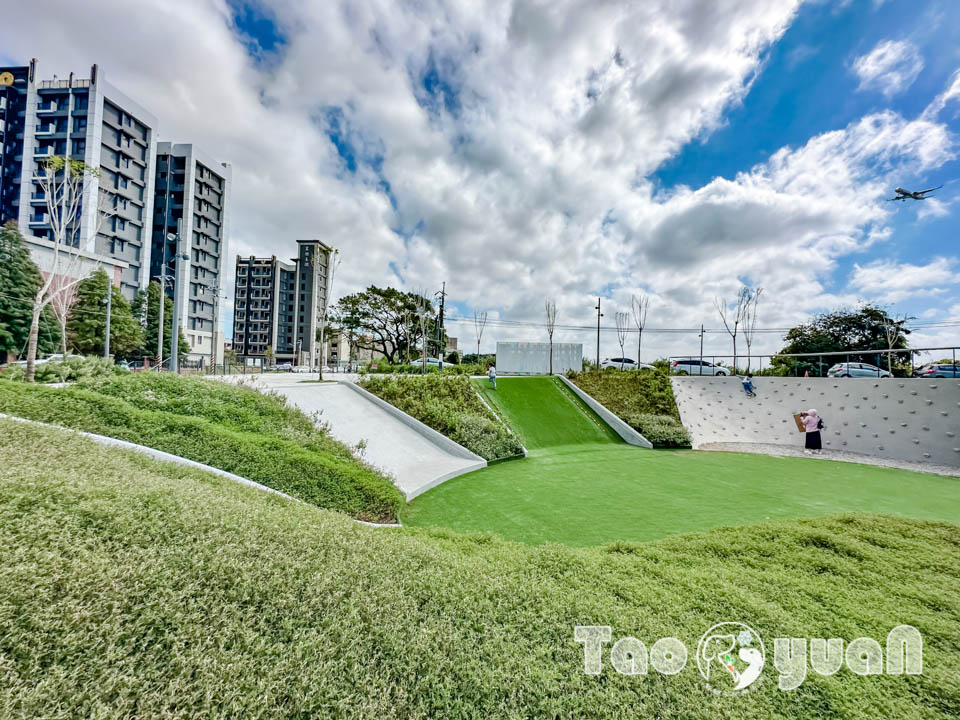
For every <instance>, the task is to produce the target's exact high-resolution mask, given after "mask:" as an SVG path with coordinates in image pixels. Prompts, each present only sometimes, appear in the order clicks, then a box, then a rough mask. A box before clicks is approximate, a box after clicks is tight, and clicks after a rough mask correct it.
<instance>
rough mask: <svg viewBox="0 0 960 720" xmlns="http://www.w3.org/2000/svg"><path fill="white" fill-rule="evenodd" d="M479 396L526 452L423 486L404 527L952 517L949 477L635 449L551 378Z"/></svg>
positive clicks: (541, 532)
mask: <svg viewBox="0 0 960 720" xmlns="http://www.w3.org/2000/svg"><path fill="white" fill-rule="evenodd" d="M485 394H486V396H487V397H489V398H491V400H492V401H493V402H495V403H496V404H497V407H498V408H499V409H500V411H501V412H502V413H503V414H504V416H505V417H506V418H507V419H508V420H509V421H510V423H511V424H512V425H513V427H514V429H515V430H516V432H517V433H518V434H519V435H520V437H521V439H523V441H524V443H525V444H526V446H527V448H528V450H529V451H530V457H528V458H526V459H524V460H517V461H513V462H510V463H504V464H498V465H493V466H491V467H488V468H486V469H484V470H478V471H477V472H474V473H470V474H468V475H463V476H461V477H459V478H454V479H453V480H448V481H447V482H445V483H443V484H442V485H439V486H438V487H436V488H434V489H433V490H430V491H429V492H427V493H424V494H423V495H421V496H420V497H418V498H416V499H415V500H414V501H413V502H412V503H410V504H409V505H408V506H407V508H406V511H405V514H404V516H403V521H404V523H406V524H407V525H412V526H445V527H450V528H453V529H454V530H457V531H460V532H493V533H496V534H498V535H501V536H503V537H505V538H507V539H510V540H518V541H522V542H526V543H544V542H557V543H564V544H566V545H575V546H584V545H597V544H601V543H605V542H611V541H617V540H626V541H645V540H654V539H658V538H663V537H666V536H669V535H677V534H682V533H688V532H697V531H700V530H705V529H708V528H715V527H720V526H723V525H744V524H748V523H754V522H761V521H764V520H770V519H772V520H777V519H787V518H798V517H818V516H822V515H830V514H834V513H842V512H876V513H890V514H899V515H904V516H908V517H915V518H922V519H930V520H945V521H949V522H960V479H958V478H952V477H941V476H938V475H928V474H921V473H913V472H908V471H904V470H894V469H888V468H879V467H872V466H867V465H857V464H852V463H839V462H829V461H824V460H815V459H806V458H775V457H767V456H764V455H747V454H739V453H718V452H696V451H680V450H644V449H642V448H636V447H632V446H629V445H626V444H624V443H622V442H615V441H613V440H612V439H611V438H610V433H609V431H604V430H601V429H600V428H599V427H597V425H596V418H595V417H592V416H590V415H588V414H587V413H585V412H584V411H583V409H582V407H581V406H579V405H578V404H576V403H574V402H573V401H572V400H571V399H570V396H569V395H568V394H566V393H564V392H563V391H561V390H560V388H559V387H558V386H557V381H556V380H553V379H551V378H502V379H500V380H499V381H498V389H497V390H496V391H494V390H492V389H489V388H488V389H486V391H485ZM574 443H576V444H574Z"/></svg>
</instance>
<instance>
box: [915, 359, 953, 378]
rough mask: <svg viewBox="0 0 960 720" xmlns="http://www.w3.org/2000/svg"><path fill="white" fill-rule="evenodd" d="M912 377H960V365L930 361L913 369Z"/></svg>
mask: <svg viewBox="0 0 960 720" xmlns="http://www.w3.org/2000/svg"><path fill="white" fill-rule="evenodd" d="M913 376H914V377H919V378H955V377H960V365H950V364H949V363H930V364H929V365H924V366H923V367H920V368H917V369H916V370H914V371H913Z"/></svg>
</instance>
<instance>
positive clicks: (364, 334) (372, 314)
mask: <svg viewBox="0 0 960 720" xmlns="http://www.w3.org/2000/svg"><path fill="white" fill-rule="evenodd" d="M421 314H423V315H425V316H426V322H425V329H426V336H427V341H428V347H429V349H428V354H430V355H435V354H437V353H439V352H440V350H442V349H443V348H445V347H446V344H447V337H446V333H445V332H444V333H442V336H441V337H440V338H439V343H438V342H437V316H436V312H435V310H434V308H433V303H431V302H430V300H429V299H428V298H425V297H423V296H422V295H419V294H417V293H412V292H404V291H402V290H397V289H396V288H378V287H376V286H375V285H371V286H370V287H368V288H367V289H366V290H364V291H362V292H358V293H354V294H352V295H347V296H346V297H344V298H341V300H340V301H339V302H338V303H337V304H336V305H334V306H333V308H331V321H332V322H333V323H335V324H336V325H337V326H338V327H340V328H343V329H344V330H346V331H349V332H351V333H352V334H354V336H355V340H354V344H355V345H356V347H358V348H361V349H364V350H373V351H375V352H379V353H382V354H383V356H384V357H385V358H386V359H387V362H389V363H390V364H391V365H393V364H395V363H398V362H403V361H404V360H405V359H407V358H408V357H410V356H413V355H418V354H419V352H418V350H417V348H418V346H419V345H420V340H421V336H422V333H421V328H420V322H419V316H420V315H421Z"/></svg>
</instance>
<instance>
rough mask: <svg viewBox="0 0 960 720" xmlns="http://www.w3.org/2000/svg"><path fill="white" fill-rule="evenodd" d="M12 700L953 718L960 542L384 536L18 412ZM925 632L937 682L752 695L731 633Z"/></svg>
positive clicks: (9, 557)
mask: <svg viewBox="0 0 960 720" xmlns="http://www.w3.org/2000/svg"><path fill="white" fill-rule="evenodd" d="M0 547H2V548H3V549H4V551H3V553H2V554H0V708H2V714H3V715H4V716H5V717H10V718H37V717H97V718H128V717H137V718H159V717H203V718H211V719H216V718H238V717H243V718H307V717H318V718H327V717H350V718H377V719H378V720H380V719H382V718H569V717H575V718H625V717H661V718H688V719H690V718H692V719H694V720H701V719H702V720H707V719H709V720H721V719H722V720H732V719H734V718H738V719H739V718H745V717H750V718H758V719H765V718H798V719H799V718H814V717H817V718H827V717H829V718H851V719H852V718H878V717H895V718H898V719H901V720H902V719H907V720H911V719H914V718H918V719H919V718H941V717H942V718H947V717H957V716H958V715H960V679H958V678H960V676H958V675H957V672H956V669H957V667H960V632H958V630H957V628H958V621H960V528H958V527H957V526H955V525H948V524H941V523H928V522H918V521H910V520H904V519H894V518H886V517H877V516H843V517H834V518H824V519H819V520H815V521H791V522H778V523H768V524H764V525H758V526H752V527H747V528H741V529H721V530H717V531H714V532H710V533H705V534H700V535H690V536H685V537H680V538H675V539H671V540H667V541H661V542H657V543H650V544H644V545H615V546H609V547H605V548H596V549H585V550H573V549H568V548H561V547H557V546H545V547H541V548H529V547H525V546H521V545H515V544H511V543H504V542H500V541H498V540H495V539H492V538H490V537H489V536H458V535H455V534H452V533H450V532H449V531H440V532H435V533H427V532H423V531H410V530H406V529H397V530H384V529H374V528H368V527H364V526H362V525H359V524H357V523H354V522H352V521H351V520H349V519H348V518H346V517H344V516H343V515H340V514H337V513H330V512H326V511H323V510H319V509H317V508H313V507H311V506H308V505H303V504H298V503H292V502H290V501H287V500H284V499H282V498H277V497H274V496H271V495H268V494H266V493H263V492H260V491H256V490H253V489H250V488H246V487H241V486H237V485H234V484H232V483H230V482H229V481H227V480H224V479H222V478H217V477H210V476H208V475H206V474H204V473H200V472H198V471H195V470H191V469H187V468H182V467H176V466H171V465H169V464H165V463H158V462H156V461H153V460H149V459H147V458H143V457H141V456H136V455H134V454H132V453H127V452H122V451H117V450H109V449H104V448H102V447H99V446H96V445H93V444H92V443H90V442H88V441H86V440H83V439H82V438H77V437H72V436H67V435H66V434H63V433H61V432H59V431H55V430H49V429H40V428H36V427H30V426H24V425H21V424H17V423H13V422H8V421H0ZM729 620H739V621H743V622H746V623H748V624H749V625H751V626H752V627H753V628H755V629H756V630H757V631H758V632H759V633H760V634H761V636H762V637H763V638H764V639H765V640H766V642H767V644H768V648H769V646H770V645H772V638H775V637H823V638H831V637H839V638H845V639H847V640H850V639H853V638H855V637H860V636H867V637H873V638H876V639H878V640H880V641H881V644H882V641H883V639H884V638H885V637H886V633H887V632H888V631H889V630H890V629H891V628H892V627H894V626H895V625H898V624H900V623H910V624H912V625H915V626H916V627H917V628H918V629H919V630H920V632H921V633H922V635H923V640H924V672H923V674H922V675H918V676H886V675H879V676H867V677H861V676H856V675H853V674H852V673H851V672H850V671H849V670H848V669H846V668H843V669H841V670H840V671H839V672H838V673H837V674H835V675H832V676H828V677H825V676H820V675H817V674H815V673H813V672H812V671H810V674H809V675H808V677H807V679H806V681H805V682H804V683H803V685H801V686H800V688H799V689H797V690H794V691H792V692H789V693H788V692H782V691H780V690H778V689H777V682H776V671H775V668H774V667H773V664H772V660H771V659H770V653H771V652H772V651H771V650H770V649H768V660H767V665H766V667H765V669H764V671H763V675H762V677H761V681H760V682H759V683H758V684H757V685H755V686H754V687H753V688H751V691H750V692H749V693H747V694H746V695H743V696H740V697H722V696H717V695H714V694H713V693H711V692H710V691H708V690H707V689H706V688H705V687H704V685H703V682H702V681H701V678H700V675H699V674H698V672H697V669H696V662H695V658H694V653H695V648H696V645H697V640H698V639H699V637H700V636H701V634H702V633H704V632H705V631H706V630H707V629H708V628H709V627H710V626H711V625H712V624H714V623H716V622H721V621H729ZM575 625H609V626H611V628H612V633H613V637H614V638H620V637H623V636H634V637H637V638H639V639H641V640H643V641H644V642H645V643H646V644H647V647H648V648H649V647H651V645H652V644H653V642H654V641H655V640H657V639H659V638H663V637H677V638H679V639H680V640H682V641H683V642H684V643H685V644H686V646H687V647H688V648H689V653H690V656H689V658H688V662H687V665H686V667H685V668H684V669H683V670H682V671H681V672H680V673H679V674H677V675H673V676H663V675H659V674H657V673H656V672H653V671H652V670H651V673H650V674H649V675H647V676H645V677H644V676H636V677H628V676H624V675H619V674H617V673H616V672H614V670H613V669H612V668H611V664H610V661H609V648H610V644H607V645H606V646H605V652H604V655H603V669H602V672H601V674H600V675H599V676H590V675H585V674H584V673H583V646H582V645H581V644H578V643H576V642H575V641H574V638H573V628H574V626H575Z"/></svg>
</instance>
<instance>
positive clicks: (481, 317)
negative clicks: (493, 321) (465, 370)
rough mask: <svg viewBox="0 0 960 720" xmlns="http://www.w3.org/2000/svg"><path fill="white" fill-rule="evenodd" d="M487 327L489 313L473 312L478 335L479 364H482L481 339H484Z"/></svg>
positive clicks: (474, 325)
mask: <svg viewBox="0 0 960 720" xmlns="http://www.w3.org/2000/svg"><path fill="white" fill-rule="evenodd" d="M486 326H487V311H486V310H484V311H483V312H479V313H478V312H477V311H476V310H474V312H473V327H474V329H475V330H476V333H477V362H480V338H482V337H483V329H484V328H485V327H486Z"/></svg>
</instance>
